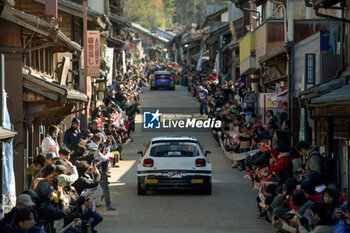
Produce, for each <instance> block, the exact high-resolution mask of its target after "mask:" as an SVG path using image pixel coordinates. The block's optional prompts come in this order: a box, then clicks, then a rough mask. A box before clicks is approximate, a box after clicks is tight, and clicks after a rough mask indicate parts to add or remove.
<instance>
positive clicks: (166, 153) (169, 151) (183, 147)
mask: <svg viewBox="0 0 350 233" xmlns="http://www.w3.org/2000/svg"><path fill="white" fill-rule="evenodd" d="M197 155H198V150H197V148H196V146H194V145H190V144H176V145H171V144H168V145H159V146H155V147H153V148H152V149H151V156H154V157H193V156H197Z"/></svg>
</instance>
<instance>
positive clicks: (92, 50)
mask: <svg viewBox="0 0 350 233" xmlns="http://www.w3.org/2000/svg"><path fill="white" fill-rule="evenodd" d="M87 49H88V51H87V55H88V58H87V70H88V76H92V77H100V32H99V31H98V30H89V31H87Z"/></svg>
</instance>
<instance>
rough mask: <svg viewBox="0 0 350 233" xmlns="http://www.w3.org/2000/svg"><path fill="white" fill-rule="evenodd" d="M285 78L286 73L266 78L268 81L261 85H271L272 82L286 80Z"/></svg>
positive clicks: (286, 76)
mask: <svg viewBox="0 0 350 233" xmlns="http://www.w3.org/2000/svg"><path fill="white" fill-rule="evenodd" d="M287 79H288V75H283V76H280V77H277V78H274V79H271V80H268V81H266V82H264V83H263V85H267V86H268V85H272V84H275V83H277V82H281V81H283V80H287Z"/></svg>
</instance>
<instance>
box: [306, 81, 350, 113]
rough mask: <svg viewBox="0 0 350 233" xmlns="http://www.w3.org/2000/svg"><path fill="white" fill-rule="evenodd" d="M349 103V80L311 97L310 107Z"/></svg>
mask: <svg viewBox="0 0 350 233" xmlns="http://www.w3.org/2000/svg"><path fill="white" fill-rule="evenodd" d="M344 104H346V105H349V104H350V82H348V83H347V84H345V85H343V86H342V87H340V88H338V89H335V90H333V91H330V92H328V93H325V94H323V95H321V96H319V97H316V98H313V99H311V107H326V106H334V105H344Z"/></svg>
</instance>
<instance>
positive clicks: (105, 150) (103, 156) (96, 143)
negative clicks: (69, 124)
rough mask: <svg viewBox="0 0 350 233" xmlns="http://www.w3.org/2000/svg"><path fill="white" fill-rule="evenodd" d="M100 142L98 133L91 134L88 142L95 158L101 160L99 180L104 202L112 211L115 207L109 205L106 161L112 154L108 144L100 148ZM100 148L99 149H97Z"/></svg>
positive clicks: (100, 138) (108, 209)
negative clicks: (94, 153)
mask: <svg viewBox="0 0 350 233" xmlns="http://www.w3.org/2000/svg"><path fill="white" fill-rule="evenodd" d="M101 143H102V137H101V135H100V134H94V136H92V142H91V143H90V144H89V146H90V147H91V148H92V149H94V150H95V151H96V154H97V156H96V159H97V160H99V161H100V162H101V181H100V185H101V188H102V190H103V197H104V199H105V202H106V209H107V211H113V210H115V208H113V207H112V206H111V200H110V191H109V184H108V174H107V170H108V162H109V158H110V157H111V158H113V154H112V153H110V151H109V146H107V145H102V147H101V148H100V145H101ZM99 150H101V151H99Z"/></svg>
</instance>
